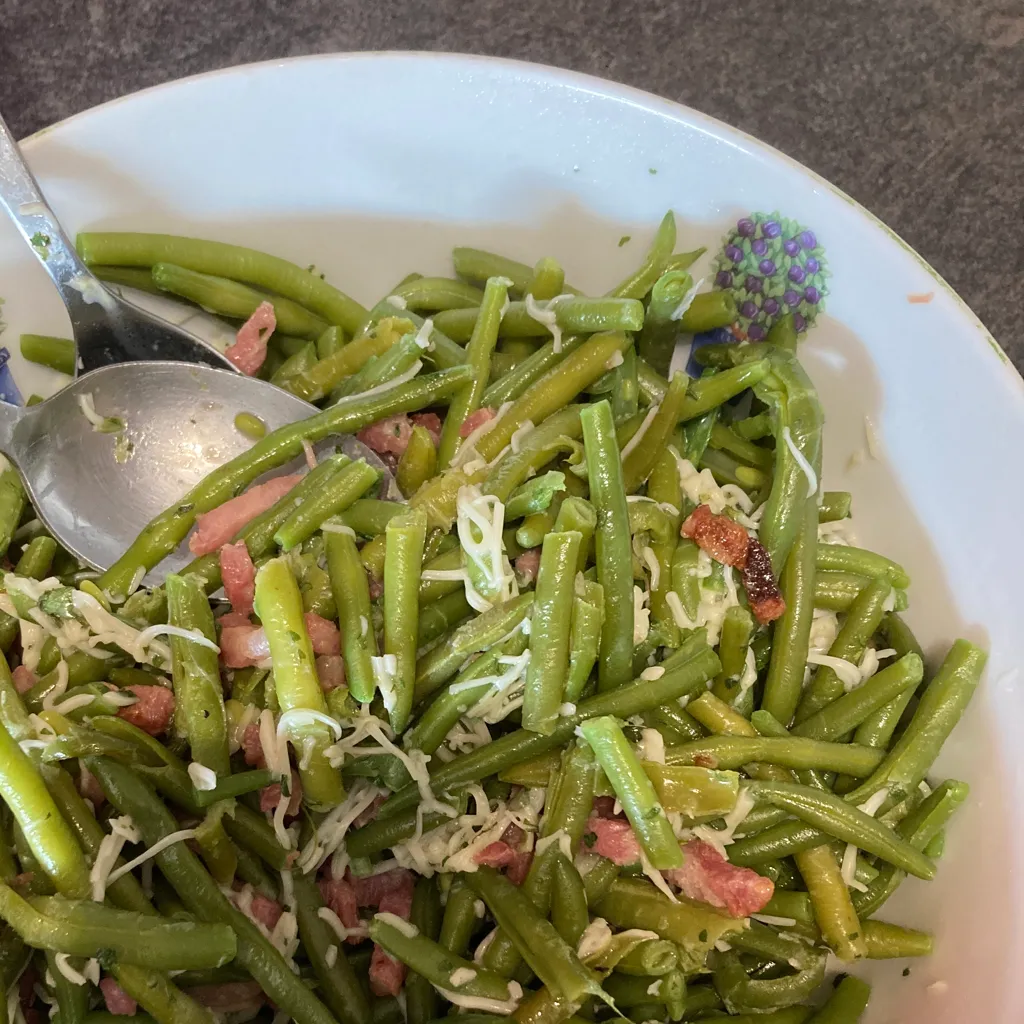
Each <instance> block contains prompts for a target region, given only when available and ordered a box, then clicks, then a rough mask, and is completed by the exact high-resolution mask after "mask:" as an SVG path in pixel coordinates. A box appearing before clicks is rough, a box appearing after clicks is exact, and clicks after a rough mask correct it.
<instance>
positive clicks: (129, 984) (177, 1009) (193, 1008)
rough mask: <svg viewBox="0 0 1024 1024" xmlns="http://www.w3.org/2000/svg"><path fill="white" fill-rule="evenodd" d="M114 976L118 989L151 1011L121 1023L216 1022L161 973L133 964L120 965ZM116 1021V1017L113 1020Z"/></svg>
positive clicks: (88, 1023) (89, 1022) (87, 1022)
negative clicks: (151, 1021)
mask: <svg viewBox="0 0 1024 1024" xmlns="http://www.w3.org/2000/svg"><path fill="white" fill-rule="evenodd" d="M111 973H112V974H113V975H114V978H115V979H116V981H117V983H118V985H120V986H121V988H123V989H124V991H125V992H126V993H127V994H128V995H129V996H130V997H131V998H132V999H134V1000H135V1001H136V1002H137V1003H138V1004H139V1006H141V1007H142V1008H143V1009H145V1010H147V1011H148V1014H146V1013H141V1014H135V1015H134V1016H132V1017H130V1018H121V1019H122V1020H124V1019H127V1020H130V1021H131V1022H133V1024H145V1021H146V1018H147V1017H149V1018H150V1019H151V1020H152V1019H155V1020H156V1021H158V1022H159V1024H212V1022H213V1021H214V1019H215V1018H214V1017H213V1014H212V1013H211V1012H210V1011H209V1010H208V1009H206V1007H205V1006H200V1005H199V1004H198V1003H197V1002H195V1001H194V1000H193V999H192V998H191V997H190V996H188V995H186V994H185V993H184V992H182V991H181V990H180V989H179V988H178V987H177V986H175V985H173V984H172V983H171V982H170V981H169V980H168V979H167V977H166V976H165V975H163V974H161V973H160V972H158V971H152V970H149V969H148V968H143V967H133V966H132V965H131V964H117V965H116V966H115V967H114V969H113V971H112V972H111ZM95 1016H96V1015H95V1014H89V1015H88V1016H87V1017H86V1019H85V1024H92V1021H93V1018H94V1017H95ZM111 1016H112V1017H113V1016H114V1015H113V1014H112V1015H111ZM117 1019H118V1018H117V1017H114V1020H117Z"/></svg>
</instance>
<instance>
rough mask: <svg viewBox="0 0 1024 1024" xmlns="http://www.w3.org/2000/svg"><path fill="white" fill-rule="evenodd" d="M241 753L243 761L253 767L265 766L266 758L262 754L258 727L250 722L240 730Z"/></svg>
mask: <svg viewBox="0 0 1024 1024" xmlns="http://www.w3.org/2000/svg"><path fill="white" fill-rule="evenodd" d="M242 754H243V755H244V756H245V763H246V764H247V765H250V766H251V767H253V768H265V767H266V766H267V761H266V758H265V757H264V756H263V743H262V741H261V740H260V727H259V726H258V725H257V724H256V723H255V722H250V723H249V724H248V725H247V726H246V727H245V730H244V731H243V732H242Z"/></svg>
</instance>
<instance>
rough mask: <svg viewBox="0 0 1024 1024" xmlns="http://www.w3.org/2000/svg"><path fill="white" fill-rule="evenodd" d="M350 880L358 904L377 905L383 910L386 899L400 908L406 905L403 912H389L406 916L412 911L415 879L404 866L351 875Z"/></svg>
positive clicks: (362, 905) (364, 905)
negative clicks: (359, 875) (360, 875)
mask: <svg viewBox="0 0 1024 1024" xmlns="http://www.w3.org/2000/svg"><path fill="white" fill-rule="evenodd" d="M351 881H352V887H353V889H355V893H356V902H357V903H358V904H359V906H361V907H378V908H379V909H380V910H382V911H383V910H384V903H385V901H388V902H389V903H391V904H396V905H397V906H399V907H400V908H401V907H407V909H406V910H405V912H404V913H403V912H401V910H389V911H388V913H390V914H398V916H399V917H402V918H408V917H409V914H410V913H411V912H412V891H413V888H414V887H415V885H416V879H415V876H414V875H413V873H412V872H411V871H408V870H406V869H405V868H392V870H391V871H382V872H381V873H380V874H378V875H364V876H363V877H362V878H355V877H353V878H352V879H351Z"/></svg>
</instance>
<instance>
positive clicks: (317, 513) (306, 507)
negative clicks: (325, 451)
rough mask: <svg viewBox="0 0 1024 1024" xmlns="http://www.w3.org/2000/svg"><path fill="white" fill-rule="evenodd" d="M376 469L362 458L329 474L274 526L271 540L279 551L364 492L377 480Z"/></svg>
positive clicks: (304, 537)
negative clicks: (328, 477)
mask: <svg viewBox="0 0 1024 1024" xmlns="http://www.w3.org/2000/svg"><path fill="white" fill-rule="evenodd" d="M379 479H380V475H379V474H378V472H377V470H375V469H373V468H372V467H370V466H368V465H367V464H366V463H365V462H364V461H363V460H362V459H360V460H359V461H358V462H353V463H351V464H349V465H347V466H345V467H344V468H343V469H342V470H341V472H340V473H338V474H337V475H335V476H333V477H331V479H330V480H328V481H327V483H326V484H325V485H324V487H323V488H322V489H321V490H320V491H319V492H318V493H317V494H314V495H312V496H311V497H310V498H309V499H308V500H307V501H304V502H303V503H302V504H301V505H299V506H298V507H297V508H296V509H295V511H294V512H292V514H291V515H290V516H289V517H288V518H287V519H286V520H285V521H284V522H283V523H282V524H281V525H280V526H279V527H278V529H277V532H276V533H275V534H274V541H275V543H276V544H277V546H278V547H279V548H280V549H281V550H282V551H290V550H291V549H292V548H294V547H296V546H298V545H299V544H301V543H302V542H303V541H306V540H308V539H309V538H310V537H312V536H313V534H314V533H316V531H317V530H319V529H320V527H321V526H322V525H323V524H324V522H325V520H327V519H329V518H330V517H331V516H333V515H337V514H338V513H339V512H344V511H345V509H347V508H348V507H349V506H350V505H351V504H352V503H353V502H354V501H355V500H356V499H357V498H359V497H361V496H362V495H363V494H365V493H366V492H367V491H368V490H369V489H370V488H371V487H372V486H373V485H374V484H375V483H376V482H377V481H378V480H379Z"/></svg>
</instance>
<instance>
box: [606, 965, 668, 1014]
mask: <svg viewBox="0 0 1024 1024" xmlns="http://www.w3.org/2000/svg"><path fill="white" fill-rule="evenodd" d="M602 984H603V985H604V990H605V991H606V992H607V993H608V995H610V996H611V997H612V999H614V1000H615V1005H616V1006H617V1007H622V1008H626V1007H630V1006H641V1005H646V1004H650V1003H651V1002H652V1000H653V1002H655V1003H658V1004H662V1005H661V1009H662V1013H665V1012H669V1017H670V1019H671V1020H679V1019H682V1013H683V1007H684V1006H685V1000H686V979H685V977H684V976H683V974H682V973H681V972H679V971H669V972H668V973H667V974H664V975H662V976H661V977H659V978H658V979H656V980H655V981H653V982H652V981H651V979H650V978H644V977H635V976H632V975H629V974H623V973H620V972H619V971H614V972H612V973H611V974H610V975H608V977H607V978H605V979H604V981H603V982H602ZM673 1008H675V1009H673Z"/></svg>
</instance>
